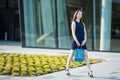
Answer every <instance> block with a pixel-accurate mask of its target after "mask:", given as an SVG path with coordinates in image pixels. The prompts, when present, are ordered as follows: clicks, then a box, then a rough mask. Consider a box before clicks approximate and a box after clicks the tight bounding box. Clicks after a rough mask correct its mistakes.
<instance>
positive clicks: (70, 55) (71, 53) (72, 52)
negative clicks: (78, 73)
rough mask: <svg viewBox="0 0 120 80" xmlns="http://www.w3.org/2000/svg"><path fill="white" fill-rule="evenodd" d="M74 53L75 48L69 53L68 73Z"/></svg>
mask: <svg viewBox="0 0 120 80" xmlns="http://www.w3.org/2000/svg"><path fill="white" fill-rule="evenodd" d="M73 54H74V50H72V49H71V50H70V54H69V56H68V59H67V64H66V70H67V72H68V73H69V65H70V62H71V60H72V57H73Z"/></svg>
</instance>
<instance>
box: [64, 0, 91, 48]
mask: <svg viewBox="0 0 120 80" xmlns="http://www.w3.org/2000/svg"><path fill="white" fill-rule="evenodd" d="M91 4H92V0H67V3H66V6H67V20H68V32H69V35H70V36H69V43H68V44H66V46H68V47H70V46H71V39H72V33H71V20H72V17H73V14H74V12H75V11H76V10H77V9H82V10H83V21H84V23H85V25H86V30H87V48H88V50H91V49H92V47H91V46H92V41H91V39H92V16H91V15H92V6H91ZM64 29H66V27H65V28H64ZM65 40H66V39H65ZM64 45H65V44H64Z"/></svg>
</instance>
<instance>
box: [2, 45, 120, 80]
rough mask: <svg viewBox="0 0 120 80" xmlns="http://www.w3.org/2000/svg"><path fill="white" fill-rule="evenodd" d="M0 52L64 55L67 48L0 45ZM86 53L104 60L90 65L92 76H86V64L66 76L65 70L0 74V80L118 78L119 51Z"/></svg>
mask: <svg viewBox="0 0 120 80" xmlns="http://www.w3.org/2000/svg"><path fill="white" fill-rule="evenodd" d="M0 52H4V53H6V52H13V53H30V54H35V53H39V54H50V55H51V54H55V55H64V54H65V55H66V54H68V53H69V50H53V49H34V48H21V47H20V46H6V45H0ZM88 53H89V57H93V58H101V59H105V60H106V61H104V62H101V63H97V64H92V65H91V68H92V70H93V74H94V78H89V77H88V75H87V68H86V66H83V67H78V68H74V69H71V70H70V72H71V74H72V75H71V76H66V75H65V71H59V72H55V73H50V74H46V75H41V76H36V77H14V76H4V75H0V80H120V53H114V52H94V51H88Z"/></svg>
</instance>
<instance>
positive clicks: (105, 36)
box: [1, 0, 120, 52]
mask: <svg viewBox="0 0 120 80" xmlns="http://www.w3.org/2000/svg"><path fill="white" fill-rule="evenodd" d="M3 1H4V0H3ZM8 1H9V0H8ZM11 1H12V0H11ZM13 1H15V0H13ZM18 6H19V7H18V10H19V22H20V25H19V28H18V31H16V32H14V35H13V40H14V37H15V35H19V38H20V40H19V39H18V40H19V41H21V42H22V46H23V47H33V48H53V49H70V47H71V39H72V34H71V20H72V17H73V13H74V12H75V11H76V10H77V9H81V10H82V11H83V21H84V23H85V25H86V29H87V47H88V50H95V51H118V52H120V45H119V44H120V0H19V1H18ZM14 10H15V9H14ZM15 21H16V20H15ZM13 22H14V21H13ZM14 23H16V22H14ZM14 27H15V26H14ZM1 29H3V28H1ZM10 30H13V29H12V28H11V29H10ZM1 32H3V31H1ZM3 33H5V31H4V32H3ZM19 33H21V34H19ZM20 35H21V37H20Z"/></svg>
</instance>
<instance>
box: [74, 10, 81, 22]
mask: <svg viewBox="0 0 120 80" xmlns="http://www.w3.org/2000/svg"><path fill="white" fill-rule="evenodd" d="M78 12H82V11H81V10H77V11H75V13H74V15H73V18H72V21H75V20H76V18H77V14H78ZM80 23H83V21H82V18H81V19H80Z"/></svg>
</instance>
